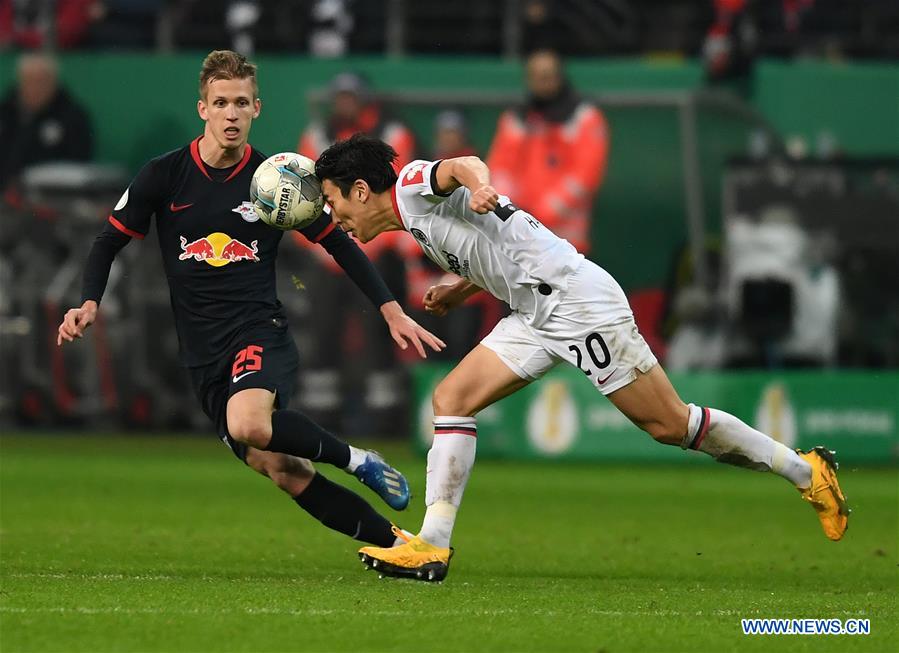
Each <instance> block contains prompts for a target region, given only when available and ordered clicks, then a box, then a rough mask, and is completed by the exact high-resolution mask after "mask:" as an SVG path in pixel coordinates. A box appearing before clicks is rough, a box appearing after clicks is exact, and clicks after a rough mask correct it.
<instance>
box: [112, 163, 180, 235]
mask: <svg viewBox="0 0 899 653" xmlns="http://www.w3.org/2000/svg"><path fill="white" fill-rule="evenodd" d="M165 182H166V180H165V178H164V175H163V170H162V165H161V162H160V161H159V160H158V159H154V160H152V161H150V162H149V163H147V164H146V165H145V166H144V167H143V168H141V170H140V172H138V173H137V176H136V177H135V178H134V179H133V180H132V181H131V184H130V185H129V186H128V188H126V189H125V193H124V194H123V195H122V197H121V199H119V201H118V204H116V205H115V208H114V209H113V210H112V213H110V214H109V223H110V224H111V225H112V226H113V227H115V228H116V229H118V230H119V231H120V232H122V233H123V234H125V235H126V236H130V237H131V238H137V239H141V238H143V237H144V236H146V235H147V232H148V231H149V230H150V218H151V217H152V215H153V214H154V213H155V212H156V211H157V209H158V208H159V207H160V204H161V202H162V198H163V197H164V195H165Z"/></svg>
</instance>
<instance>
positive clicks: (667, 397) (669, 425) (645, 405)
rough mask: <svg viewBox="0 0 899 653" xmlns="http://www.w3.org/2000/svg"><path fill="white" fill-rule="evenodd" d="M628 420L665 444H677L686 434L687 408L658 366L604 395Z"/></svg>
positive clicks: (663, 371)
mask: <svg viewBox="0 0 899 653" xmlns="http://www.w3.org/2000/svg"><path fill="white" fill-rule="evenodd" d="M607 397H608V398H609V401H611V402H612V403H613V404H615V407H616V408H618V410H620V411H621V412H622V413H623V414H624V415H625V416H626V417H627V418H628V419H630V420H631V421H632V422H633V423H634V424H636V425H637V426H639V427H640V428H641V429H643V430H644V431H646V432H647V433H649V434H650V435H651V436H652V437H653V438H655V439H656V440H658V441H659V442H663V443H665V444H680V443H681V442H682V441H683V438H684V435H685V434H686V433H687V421H688V419H689V408H688V407H687V405H686V404H685V403H684V402H683V401H682V400H681V398H680V396H678V394H677V391H676V390H675V389H674V386H672V385H671V381H670V380H669V379H668V375H667V374H665V370H663V369H662V366H661V365H655V366H654V367H653V368H652V369H650V370H649V371H648V372H646V373H638V374H637V378H636V379H635V380H634V381H633V382H631V383H629V384H627V385H625V386H624V387H622V388H619V389H618V390H615V391H614V392H612V393H610V394H608V395H607Z"/></svg>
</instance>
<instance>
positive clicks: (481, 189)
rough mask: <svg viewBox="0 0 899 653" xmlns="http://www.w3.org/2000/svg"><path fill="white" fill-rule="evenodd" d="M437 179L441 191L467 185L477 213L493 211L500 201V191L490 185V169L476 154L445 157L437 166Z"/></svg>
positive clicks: (448, 191) (470, 200) (471, 203)
mask: <svg viewBox="0 0 899 653" xmlns="http://www.w3.org/2000/svg"><path fill="white" fill-rule="evenodd" d="M436 181H437V186H438V188H437V189H436V190H438V191H440V192H441V193H451V192H452V191H454V190H456V189H457V188H459V186H465V188H467V189H468V190H470V191H471V198H470V199H469V201H468V204H469V206H470V207H471V210H472V211H475V212H476V213H487V212H488V211H492V210H493V209H495V208H496V204H497V202H499V193H497V192H496V189H495V188H494V187H493V186H492V185H490V169H489V168H487V164H486V163H484V162H483V161H481V160H480V159H479V158H478V157H476V156H460V157H456V158H454V159H444V160H443V161H441V162H440V165H439V166H437V180H436Z"/></svg>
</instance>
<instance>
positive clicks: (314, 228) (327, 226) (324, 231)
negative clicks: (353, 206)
mask: <svg viewBox="0 0 899 653" xmlns="http://www.w3.org/2000/svg"><path fill="white" fill-rule="evenodd" d="M335 228H336V225H335V224H334V223H333V222H331V207H330V206H328V205H327V204H326V205H325V208H324V210H323V211H322V214H321V215H320V216H318V218H317V219H316V220H315V222H313V223H312V224H310V225H309V226H308V227H303V228H302V229H297V231H298V232H300V233H301V234H303V236H305V237H306V240H308V241H309V242H311V243H318V242H321V241H322V239H324V237H325V236H327V235H328V234H329V233H331V232H332V231H334V229H335Z"/></svg>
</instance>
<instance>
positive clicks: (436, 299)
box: [422, 283, 465, 317]
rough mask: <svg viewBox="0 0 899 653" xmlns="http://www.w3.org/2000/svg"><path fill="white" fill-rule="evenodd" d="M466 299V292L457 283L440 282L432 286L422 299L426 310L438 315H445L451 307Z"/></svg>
mask: <svg viewBox="0 0 899 653" xmlns="http://www.w3.org/2000/svg"><path fill="white" fill-rule="evenodd" d="M464 301H465V293H463V292H461V291H460V289H459V287H458V284H456V283H439V284H437V285H436V286H431V287H430V288H428V291H427V292H426V293H425V296H424V298H423V300H422V302H423V303H424V307H425V311H427V312H428V313H430V314H431V315H436V316H437V317H443V316H444V315H446V314H447V313H448V312H449V310H450V309H452V308H455V307H456V306H458V305H459V304H461V303H462V302H464Z"/></svg>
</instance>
